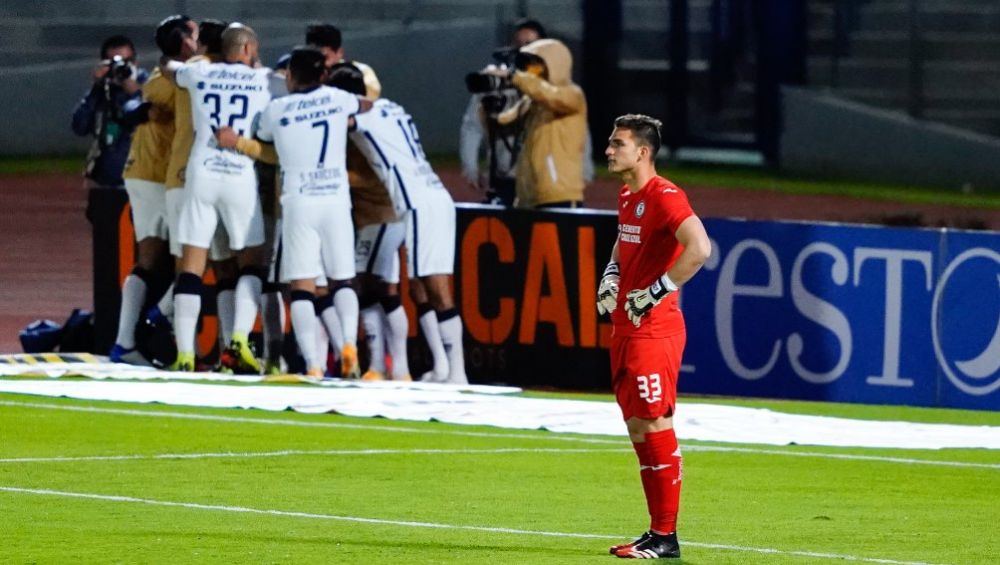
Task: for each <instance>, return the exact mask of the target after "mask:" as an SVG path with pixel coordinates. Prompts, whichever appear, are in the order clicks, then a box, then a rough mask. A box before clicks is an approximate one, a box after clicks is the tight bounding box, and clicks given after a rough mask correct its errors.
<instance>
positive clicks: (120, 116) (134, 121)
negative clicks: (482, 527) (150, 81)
mask: <svg viewBox="0 0 1000 565" xmlns="http://www.w3.org/2000/svg"><path fill="white" fill-rule="evenodd" d="M138 75H139V76H138V81H139V83H140V84H141V83H144V82H146V79H147V78H148V76H149V74H148V73H147V72H146V71H145V70H143V69H139V73H138ZM143 110H144V108H143V107H142V91H141V90H140V91H137V92H136V93H135V94H133V95H131V96H129V95H128V94H126V93H125V92H124V91H123V90H122V89H121V88H118V87H116V86H111V87H110V89H109V90H108V91H105V88H104V82H103V81H99V82H97V83H95V84H94V85H93V86H92V87H91V88H90V90H89V91H88V92H87V94H86V95H84V97H83V99H82V100H80V103H79V104H77V106H76V109H75V110H74V111H73V121H72V127H73V133H75V134H77V135H79V136H84V137H87V136H93V137H94V144H93V146H92V147H91V150H90V154H89V155H88V157H87V172H86V175H87V177H89V178H91V179H93V180H94V182H96V183H97V184H99V185H101V186H122V184H124V183H123V181H122V169H124V168H125V161H126V160H127V159H128V151H129V147H130V146H131V144H132V133H133V132H134V131H135V128H136V126H138V125H139V124H141V123H142V122H144V121H145V120H146V112H145V111H143Z"/></svg>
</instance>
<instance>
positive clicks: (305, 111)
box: [256, 86, 360, 207]
mask: <svg viewBox="0 0 1000 565" xmlns="http://www.w3.org/2000/svg"><path fill="white" fill-rule="evenodd" d="M359 109H360V100H359V98H358V97H357V96H355V95H353V94H350V93H348V92H346V91H343V90H340V89H337V88H332V87H329V86H320V87H317V88H314V89H312V90H309V91H305V92H295V93H292V94H289V95H288V96H284V97H282V98H277V99H275V100H273V101H272V102H271V103H270V104H268V106H267V109H265V110H264V113H263V114H261V116H260V127H258V129H257V132H256V136H257V138H258V139H260V140H261V141H266V142H270V143H274V146H275V148H276V149H277V151H278V160H279V162H280V163H281V192H282V199H283V201H284V199H285V198H291V197H296V196H331V197H333V196H339V197H341V198H343V199H345V200H346V202H347V205H348V207H349V206H350V192H349V188H350V187H349V186H348V182H347V124H348V119H349V118H350V117H351V115H352V114H355V113H357V112H358V110H359Z"/></svg>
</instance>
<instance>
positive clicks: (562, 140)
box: [498, 39, 587, 208]
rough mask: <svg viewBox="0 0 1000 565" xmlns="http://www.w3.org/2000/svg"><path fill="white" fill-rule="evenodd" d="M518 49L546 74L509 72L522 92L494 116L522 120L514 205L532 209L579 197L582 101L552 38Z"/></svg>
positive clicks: (565, 54)
mask: <svg viewBox="0 0 1000 565" xmlns="http://www.w3.org/2000/svg"><path fill="white" fill-rule="evenodd" d="M521 51H523V52H526V53H531V54H533V55H537V56H539V57H541V58H542V59H543V60H544V61H545V65H546V67H547V68H548V78H547V79H544V78H541V77H537V76H534V75H532V74H529V73H525V72H522V71H517V72H515V73H514V76H513V82H514V85H515V86H516V87H517V88H518V90H520V91H521V92H522V93H524V96H523V97H521V100H519V101H518V102H517V103H516V104H515V105H514V106H512V107H511V108H510V109H508V110H507V111H505V112H503V113H502V114H500V116H499V117H498V121H499V122H500V123H501V124H508V123H511V122H513V121H514V120H516V119H517V118H521V117H523V119H524V121H525V123H524V145H523V147H522V149H521V154H520V156H519V157H518V161H517V170H516V175H517V201H516V205H517V207H519V208H534V207H536V206H544V205H545V204H551V203H554V202H564V201H567V200H583V187H584V180H583V159H584V155H583V152H584V143H585V140H586V137H587V100H586V98H584V95H583V90H581V89H580V87H579V86H577V85H576V84H574V83H573V81H572V80H571V78H570V74H571V71H572V68H573V59H572V56H571V55H570V52H569V49H567V48H566V46H565V45H564V44H563V43H562V42H560V41H557V40H555V39H540V40H538V41H535V42H532V43H529V44H528V45H526V46H524V47H522V48H521Z"/></svg>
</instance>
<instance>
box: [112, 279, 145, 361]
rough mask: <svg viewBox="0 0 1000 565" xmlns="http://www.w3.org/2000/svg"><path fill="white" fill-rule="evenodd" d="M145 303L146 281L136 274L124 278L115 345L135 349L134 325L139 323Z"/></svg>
mask: <svg viewBox="0 0 1000 565" xmlns="http://www.w3.org/2000/svg"><path fill="white" fill-rule="evenodd" d="M145 302H146V281H144V280H142V278H141V277H140V276H139V275H136V274H131V275H129V276H127V277H125V284H123V285H122V308H121V311H119V313H118V337H116V338H115V343H116V344H118V345H120V346H122V347H124V348H125V349H135V325H136V324H137V323H138V322H139V315H140V314H141V313H142V305H143V304H144V303H145Z"/></svg>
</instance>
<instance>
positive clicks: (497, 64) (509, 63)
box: [465, 47, 524, 94]
mask: <svg viewBox="0 0 1000 565" xmlns="http://www.w3.org/2000/svg"><path fill="white" fill-rule="evenodd" d="M523 55H524V54H522V53H520V52H518V50H517V47H501V48H500V49H497V50H496V51H494V52H493V60H494V63H492V64H490V66H489V67H488V68H499V69H509V68H515V69H519V70H523V68H522V67H519V66H518V64H519V63H520V64H522V65H523V63H524V57H523ZM465 87H466V88H467V89H468V90H469V92H470V93H472V94H485V93H488V92H494V93H497V92H500V91H501V90H507V89H511V88H514V85H513V84H512V83H511V82H510V79H506V78H501V77H498V76H496V75H492V74H490V73H487V72H483V71H477V72H474V73H469V74H467V75H465Z"/></svg>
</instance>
